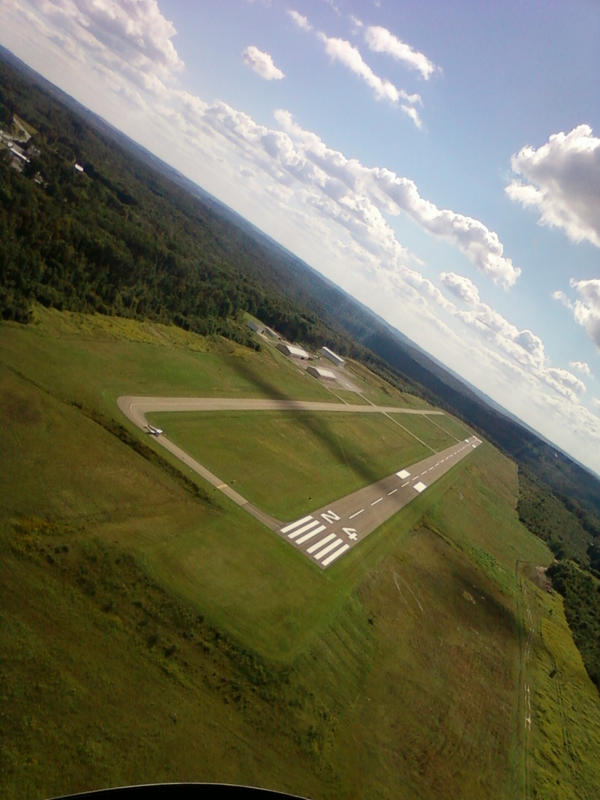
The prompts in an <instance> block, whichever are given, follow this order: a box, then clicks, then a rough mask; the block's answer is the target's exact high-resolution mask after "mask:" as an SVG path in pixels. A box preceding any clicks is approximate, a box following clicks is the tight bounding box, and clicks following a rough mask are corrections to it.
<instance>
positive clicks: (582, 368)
mask: <svg viewBox="0 0 600 800" xmlns="http://www.w3.org/2000/svg"><path fill="white" fill-rule="evenodd" d="M569 366H570V367H571V369H574V370H577V372H581V374H582V375H587V376H588V377H591V375H592V370H591V369H590V365H589V364H588V363H587V361H569Z"/></svg>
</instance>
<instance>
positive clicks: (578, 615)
mask: <svg viewBox="0 0 600 800" xmlns="http://www.w3.org/2000/svg"><path fill="white" fill-rule="evenodd" d="M547 574H548V575H549V576H550V578H551V579H552V584H553V586H554V588H555V589H556V590H557V591H558V592H560V593H561V594H562V596H563V598H564V608H565V616H566V618H567V622H568V623H569V627H570V628H571V631H572V633H573V639H574V640H575V644H576V645H577V648H578V650H579V652H580V653H581V657H582V659H583V663H584V664H585V668H586V670H587V672H588V674H589V676H590V678H591V679H592V680H593V681H594V683H595V684H596V686H597V687H598V689H600V584H599V582H598V580H597V579H596V578H594V577H593V576H592V575H590V574H589V573H588V572H586V571H585V570H582V569H580V568H579V567H578V566H577V565H576V564H574V563H572V562H570V561H561V562H558V563H555V564H552V565H551V566H550V567H548V572H547Z"/></svg>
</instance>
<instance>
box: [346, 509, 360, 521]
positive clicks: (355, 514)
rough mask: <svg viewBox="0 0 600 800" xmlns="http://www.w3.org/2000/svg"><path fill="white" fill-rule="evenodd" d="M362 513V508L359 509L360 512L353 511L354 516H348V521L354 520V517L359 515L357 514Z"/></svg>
mask: <svg viewBox="0 0 600 800" xmlns="http://www.w3.org/2000/svg"><path fill="white" fill-rule="evenodd" d="M363 511H364V508H361V509H360V511H355V512H354V514H350V516H349V517H348V519H354V517H358V515H359V514H362V513H363Z"/></svg>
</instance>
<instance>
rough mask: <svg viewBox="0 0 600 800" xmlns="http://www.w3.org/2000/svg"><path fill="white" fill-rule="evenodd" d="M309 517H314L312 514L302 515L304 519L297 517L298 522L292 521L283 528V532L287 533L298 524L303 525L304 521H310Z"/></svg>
mask: <svg viewBox="0 0 600 800" xmlns="http://www.w3.org/2000/svg"><path fill="white" fill-rule="evenodd" d="M309 519H312V516H311V515H310V514H309V515H308V517H302V519H297V520H296V522H290V524H289V525H286V526H285V528H282V529H281V532H282V533H287V532H288V531H291V530H293V529H294V528H297V527H298V525H302V523H303V522H308V520H309Z"/></svg>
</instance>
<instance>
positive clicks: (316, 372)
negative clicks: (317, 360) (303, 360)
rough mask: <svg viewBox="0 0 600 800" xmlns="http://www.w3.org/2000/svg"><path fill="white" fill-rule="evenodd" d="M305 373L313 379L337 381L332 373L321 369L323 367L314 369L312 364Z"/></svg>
mask: <svg viewBox="0 0 600 800" xmlns="http://www.w3.org/2000/svg"><path fill="white" fill-rule="evenodd" d="M306 371H307V372H308V374H309V375H312V376H313V377H314V378H325V379H327V380H330V381H335V380H337V377H336V375H335V373H334V372H332V371H331V370H330V369H323V367H315V366H313V365H312V364H311V365H310V367H307V368H306Z"/></svg>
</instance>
